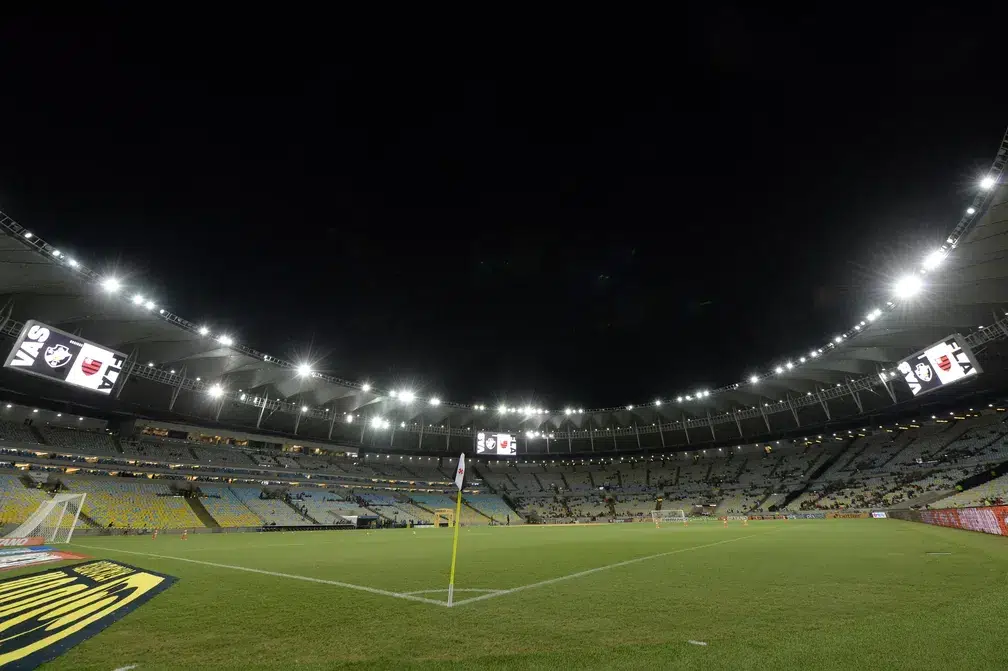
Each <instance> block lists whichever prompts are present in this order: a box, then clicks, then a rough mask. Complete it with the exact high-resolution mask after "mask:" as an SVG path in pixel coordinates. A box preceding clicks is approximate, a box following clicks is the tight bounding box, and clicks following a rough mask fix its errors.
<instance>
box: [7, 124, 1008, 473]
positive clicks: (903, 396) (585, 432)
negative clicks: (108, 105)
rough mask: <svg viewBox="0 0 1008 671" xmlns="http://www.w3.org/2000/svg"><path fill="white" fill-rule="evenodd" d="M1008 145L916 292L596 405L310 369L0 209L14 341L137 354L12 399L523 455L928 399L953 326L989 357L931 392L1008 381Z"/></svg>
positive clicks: (596, 451) (326, 438) (732, 438)
mask: <svg viewBox="0 0 1008 671" xmlns="http://www.w3.org/2000/svg"><path fill="white" fill-rule="evenodd" d="M1006 157H1008V136H1006V140H1004V141H1002V144H1001V146H1000V148H999V150H998V153H997V156H996V158H995V161H994V164H993V167H992V169H991V170H990V171H989V173H988V176H987V178H986V179H987V180H988V182H987V184H986V187H982V188H978V189H977V191H976V193H975V196H974V198H973V200H972V201H971V202H970V203H968V204H967V205H966V206H965V207H964V213H963V217H962V219H961V220H960V221H959V222H958V223H957V224H956V226H955V227H954V228H953V229H952V231H951V232H950V234H949V236H948V237H947V239H946V241H945V242H944V244H943V245H942V247H941V248H940V249H939V250H936V251H934V252H933V253H932V254H931V255H930V256H929V257H928V258H927V259H926V260H925V261H924V263H923V266H920V265H918V266H917V267H908V268H905V269H902V270H905V271H906V272H909V273H912V274H913V275H912V276H913V277H919V278H923V283H924V285H925V286H924V291H923V292H922V293H921V294H920V295H917V296H914V297H912V298H908V297H904V298H898V297H894V296H883V297H880V300H879V301H878V302H877V303H876V304H875V305H866V306H865V315H864V318H863V319H861V320H858V321H857V322H855V323H854V324H850V325H849V328H846V329H839V330H838V331H837V332H836V333H835V334H831V335H829V336H827V337H825V338H824V339H823V341H822V342H819V343H809V344H808V347H807V348H806V349H804V350H801V351H795V352H792V353H791V354H790V355H787V354H786V353H784V352H782V354H783V356H782V358H781V359H780V360H779V362H777V363H773V364H769V365H767V366H765V367H764V370H763V371H762V372H760V373H753V374H751V375H750V377H746V378H745V379H742V380H740V381H739V382H737V383H732V384H729V385H726V386H724V387H721V388H719V389H713V390H691V391H684V392H682V393H673V394H670V395H669V396H668V397H665V398H662V399H651V400H650V401H649V402H644V403H637V404H631V403H628V404H627V405H623V406H618V407H610V408H596V409H583V408H575V407H568V408H563V409H557V408H550V409H547V408H543V407H540V406H538V405H536V406H532V405H529V404H528V402H526V401H518V400H511V399H503V400H502V399H484V400H481V401H479V402H476V403H460V402H452V401H448V400H444V401H441V400H439V399H437V398H434V397H427V396H424V395H422V394H421V393H420V392H419V391H414V390H405V389H399V390H394V389H381V388H378V387H371V386H370V385H368V384H366V383H363V382H358V381H352V380H346V379H340V378H338V377H334V376H331V375H327V374H323V373H320V372H317V371H313V370H311V369H310V368H308V367H307V366H305V365H299V364H298V363H297V362H290V361H286V360H284V359H282V358H279V357H275V356H273V355H270V354H268V353H264V352H260V351H258V350H256V349H254V348H252V347H249V346H246V345H243V344H241V343H238V342H235V339H234V337H233V336H231V335H229V334H226V333H219V332H214V331H213V329H211V328H209V327H207V326H203V325H200V324H196V323H193V322H191V321H188V320H186V319H185V318H183V317H180V316H178V315H176V314H174V313H172V312H170V311H168V310H166V309H164V308H163V307H160V306H158V305H157V304H156V303H155V302H154V300H153V299H150V298H147V297H145V296H144V295H143V292H142V291H143V290H142V288H140V287H131V286H120V285H119V282H118V280H116V279H115V278H110V277H106V276H101V275H99V274H98V273H96V272H94V271H92V270H90V269H88V268H86V267H85V266H84V265H83V264H81V263H80V262H79V261H77V260H76V259H74V258H73V257H72V256H71V255H70V254H69V252H67V251H66V250H61V249H59V248H58V247H57V246H54V245H53V244H50V243H49V242H47V241H46V240H45V239H44V238H42V237H40V236H39V233H40V232H36V231H33V230H31V229H30V227H25V226H22V225H20V224H19V223H17V222H16V221H14V220H13V219H11V218H9V217H6V215H2V214H0V230H2V231H3V233H4V235H2V236H0V293H2V294H3V296H2V299H0V303H2V304H3V309H2V312H0V333H2V334H3V336H4V337H5V338H6V339H7V342H8V343H9V344H10V343H12V342H13V339H14V338H16V337H17V336H18V334H19V333H20V332H21V330H22V327H23V325H24V323H25V322H26V321H28V320H31V319H35V320H38V321H41V322H44V323H46V324H49V325H52V326H55V327H58V328H60V329H63V330H65V331H68V332H71V333H73V334H76V335H79V336H81V337H83V338H87V339H89V340H92V341H94V342H96V343H100V344H102V345H104V346H106V347H109V348H112V349H115V350H119V351H121V352H124V353H127V354H128V355H129V359H128V362H127V364H126V366H125V367H124V369H123V374H122V376H121V380H120V382H119V383H118V384H117V385H116V389H115V392H114V393H113V394H112V395H110V396H108V397H107V398H106V397H102V398H96V397H95V395H93V394H90V393H88V392H83V391H80V392H79V391H76V390H73V389H71V388H67V387H62V386H57V385H54V384H53V383H51V382H48V381H44V380H38V379H35V378H30V377H27V376H23V375H19V374H18V373H16V372H11V371H9V370H3V371H2V372H0V389H2V391H3V393H4V394H5V395H6V396H7V398H8V399H10V400H14V401H16V402H20V403H23V404H39V403H41V404H43V405H47V406H50V407H66V408H72V412H75V413H81V414H88V415H91V416H101V417H103V418H106V419H108V420H110V421H111V422H112V423H113V425H114V424H115V423H116V422H118V423H128V422H130V421H133V420H134V419H135V418H138V417H139V418H148V419H158V420H161V421H170V422H181V423H187V424H193V423H195V424H199V425H201V426H212V427H221V428H228V429H230V430H238V431H247V432H250V433H254V434H256V435H261V436H274V437H276V438H277V440H278V441H280V442H283V441H302V442H304V441H310V442H311V443H312V444H318V445H324V446H329V447H331V448H333V449H350V450H354V451H356V450H360V449H366V450H368V451H379V452H381V451H393V452H401V453H404V454H409V453H423V454H442V455H443V454H449V453H458V452H460V451H461V452H467V453H473V452H475V446H476V440H477V435H478V434H479V432H482V431H499V432H507V433H510V434H512V435H514V436H515V437H516V438H517V439H518V440H517V446H518V455H519V457H521V456H523V455H524V456H529V457H535V456H539V455H542V456H546V455H565V454H566V455H604V454H616V453H620V454H624V453H634V452H646V451H649V450H663V449H664V450H675V449H683V450H689V449H697V448H699V447H702V446H706V445H714V446H716V445H722V444H733V443H755V442H759V441H762V440H768V439H772V438H774V437H780V436H801V435H812V434H817V433H823V432H826V431H829V430H832V428H833V427H841V426H842V427H845V428H846V427H848V426H855V425H857V424H864V423H865V422H866V421H872V418H877V417H879V416H895V415H897V414H899V413H901V412H909V413H919V412H920V405H921V403H922V402H923V401H924V399H921V398H914V397H913V395H912V394H911V393H910V390H909V388H908V387H907V385H905V384H902V380H901V379H900V378H899V377H898V376H897V374H896V371H895V366H896V364H897V363H898V362H899V361H900V360H902V359H903V358H905V357H906V356H908V355H909V354H911V353H912V352H914V351H916V350H919V349H921V348H923V347H926V346H928V345H930V344H931V343H933V342H935V341H937V340H939V339H941V338H943V337H946V336H948V335H949V334H951V333H959V334H962V336H963V337H964V340H965V342H967V343H968V344H969V346H970V347H972V349H973V351H974V353H975V354H976V356H977V358H978V360H979V362H980V364H981V366H982V367H983V369H984V370H985V371H986V372H985V373H984V374H983V375H981V376H978V377H976V378H975V379H973V380H971V381H970V382H968V383H965V384H964V385H960V386H958V387H954V388H950V389H942V390H938V391H937V392H935V393H934V394H931V395H929V396H927V397H926V401H927V402H928V403H937V404H941V403H943V402H946V401H948V400H950V399H954V398H957V397H962V396H963V395H964V394H978V395H983V394H986V393H989V392H993V391H996V390H998V389H1003V388H1004V382H1005V379H1004V377H1005V374H1004V372H1003V370H1004V369H1005V366H1004V365H1003V364H1002V362H1001V358H1002V357H1003V356H1004V353H1005V350H1006V343H1008V261H1005V258H1008V254H1006V252H1008V235H1006V233H1008V187H1006V186H1004V185H1003V184H1002V181H1003V180H1002V173H1003V169H1004V165H1005V160H1006ZM897 270H898V269H887V272H891V273H892V274H893V275H898V274H899V273H898V272H897ZM784 341H786V338H782V342H784ZM782 350H783V347H782Z"/></svg>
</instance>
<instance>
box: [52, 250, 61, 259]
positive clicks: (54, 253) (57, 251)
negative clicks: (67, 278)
mask: <svg viewBox="0 0 1008 671" xmlns="http://www.w3.org/2000/svg"><path fill="white" fill-rule="evenodd" d="M52 255H53V256H55V257H56V258H57V259H58V258H59V257H61V256H63V254H62V253H60V250H58V249H54V250H52Z"/></svg>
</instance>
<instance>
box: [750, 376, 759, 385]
mask: <svg viewBox="0 0 1008 671" xmlns="http://www.w3.org/2000/svg"><path fill="white" fill-rule="evenodd" d="M757 382H759V375H750V376H749V384H756V383H757Z"/></svg>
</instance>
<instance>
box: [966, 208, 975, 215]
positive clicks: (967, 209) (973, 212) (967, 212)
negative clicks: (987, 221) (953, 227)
mask: <svg viewBox="0 0 1008 671" xmlns="http://www.w3.org/2000/svg"><path fill="white" fill-rule="evenodd" d="M966 214H976V208H975V207H967V208H966Z"/></svg>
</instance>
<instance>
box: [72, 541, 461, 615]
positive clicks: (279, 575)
mask: <svg viewBox="0 0 1008 671" xmlns="http://www.w3.org/2000/svg"><path fill="white" fill-rule="evenodd" d="M73 545H75V546H78V547H82V548H88V549H90V550H102V551H105V552H122V553H125V554H130V555H139V556H141V557H154V558H156V559H174V560H175V561H184V562H189V563H190V564H200V565H202V566H213V567H215V568H229V569H231V570H232V571H245V572H247V573H259V574H260V575H271V576H273V577H275V578H290V579H291V580H303V581H305V582H314V583H321V584H323V585H334V586H336V587H345V588H346V589H355V590H357V591H359V592H368V593H369V594H380V595H382V596H391V597H394V598H396V599H406V600H407V601H419V602H421V603H430V604H434V605H435V606H445V607H447V606H448V602H447V601H437V600H435V599H426V598H424V597H422V596H416V595H414V594H403V593H401V592H391V591H389V590H385V589H378V588H377V587H367V586H366V585H355V584H353V583H350V582H340V581H339V580H326V579H325V578H312V577H310V576H306V575H296V574H294V573H280V572H279V571H266V570H264V569H260V568H249V567H248V566H235V565H234V564H219V563H217V562H212V561H202V560H200V559H190V558H188V557H172V556H169V555H159V554H154V553H152V552H136V551H135V550H119V549H117V548H109V547H103V546H100V545H84V544H82V543H73Z"/></svg>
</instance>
